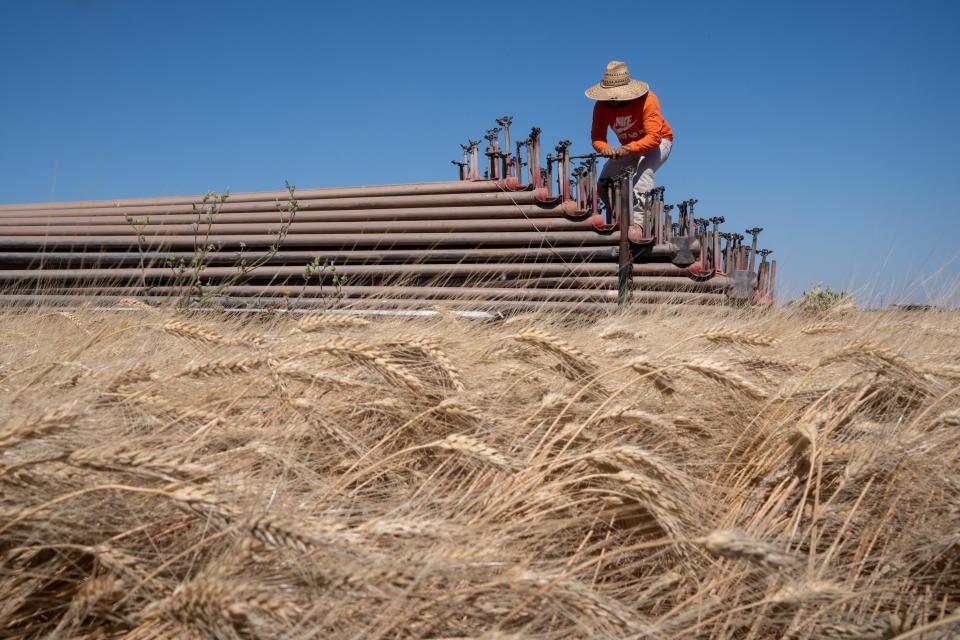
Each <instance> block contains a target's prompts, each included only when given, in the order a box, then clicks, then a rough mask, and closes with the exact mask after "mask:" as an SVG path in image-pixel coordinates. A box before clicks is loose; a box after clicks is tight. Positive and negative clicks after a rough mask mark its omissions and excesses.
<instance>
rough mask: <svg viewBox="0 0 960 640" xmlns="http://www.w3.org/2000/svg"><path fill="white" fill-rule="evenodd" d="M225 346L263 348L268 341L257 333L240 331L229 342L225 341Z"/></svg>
mask: <svg viewBox="0 0 960 640" xmlns="http://www.w3.org/2000/svg"><path fill="white" fill-rule="evenodd" d="M224 344H229V345H232V346H237V347H249V346H251V345H252V346H254V347H263V346H266V344H267V339H266V338H265V337H263V336H262V335H260V334H259V333H257V332H256V331H240V332H238V333H236V334H234V335H232V336H230V338H229V339H228V340H225V341H224Z"/></svg>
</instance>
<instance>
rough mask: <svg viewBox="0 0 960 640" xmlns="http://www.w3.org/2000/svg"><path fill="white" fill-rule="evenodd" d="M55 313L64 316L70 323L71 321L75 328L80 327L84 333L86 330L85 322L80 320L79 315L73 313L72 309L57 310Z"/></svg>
mask: <svg viewBox="0 0 960 640" xmlns="http://www.w3.org/2000/svg"><path fill="white" fill-rule="evenodd" d="M57 315H58V316H60V317H61V318H66V319H67V320H69V321H70V322H71V323H73V325H74V326H75V327H76V328H77V329H80V330H81V331H83V332H84V333H86V331H87V327H86V324H84V322H83V321H81V320H80V316H78V315H77V314H76V313H73V312H72V311H59V312H57Z"/></svg>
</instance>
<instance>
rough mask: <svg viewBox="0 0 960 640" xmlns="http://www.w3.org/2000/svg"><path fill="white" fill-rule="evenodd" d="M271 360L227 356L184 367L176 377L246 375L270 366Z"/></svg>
mask: <svg viewBox="0 0 960 640" xmlns="http://www.w3.org/2000/svg"><path fill="white" fill-rule="evenodd" d="M272 361H273V360H272V359H271V358H269V357H268V356H243V357H237V356H228V357H226V358H217V359H214V360H209V361H207V362H202V363H200V364H192V365H190V366H187V367H184V368H183V369H182V370H180V372H179V373H178V374H177V376H178V377H190V378H207V377H210V376H230V375H236V374H240V373H247V372H249V371H251V370H253V369H259V368H261V367H264V366H266V365H268V364H270V363H271V362H272Z"/></svg>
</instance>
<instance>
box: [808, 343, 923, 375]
mask: <svg viewBox="0 0 960 640" xmlns="http://www.w3.org/2000/svg"><path fill="white" fill-rule="evenodd" d="M849 361H854V362H860V363H864V364H868V365H872V366H880V367H882V368H892V369H895V370H897V371H900V372H903V373H905V374H909V375H914V376H916V377H922V376H923V374H922V372H921V371H920V370H919V369H918V368H917V367H915V366H914V365H913V364H912V363H911V362H910V361H909V360H907V358H905V357H904V356H902V355H901V354H899V353H897V352H896V351H893V350H891V349H887V348H886V347H883V346H881V345H879V344H876V343H873V342H855V343H852V344H848V345H847V346H845V347H842V348H841V349H838V350H837V351H835V352H833V353H832V354H830V355H828V356H826V357H825V358H823V359H822V360H821V361H820V364H819V366H821V367H822V366H826V365H829V364H833V363H835V362H849Z"/></svg>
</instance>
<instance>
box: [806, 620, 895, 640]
mask: <svg viewBox="0 0 960 640" xmlns="http://www.w3.org/2000/svg"><path fill="white" fill-rule="evenodd" d="M901 630H902V629H901V622H900V618H899V617H898V616H897V615H895V614H889V615H887V616H882V617H880V618H878V619H876V620H870V621H868V622H863V623H859V622H827V623H824V624H821V625H820V626H819V627H818V628H817V632H818V635H817V637H818V638H823V639H824V640H890V639H891V638H893V637H894V636H896V635H897V634H898V633H899V632H900V631H901Z"/></svg>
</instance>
